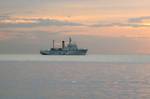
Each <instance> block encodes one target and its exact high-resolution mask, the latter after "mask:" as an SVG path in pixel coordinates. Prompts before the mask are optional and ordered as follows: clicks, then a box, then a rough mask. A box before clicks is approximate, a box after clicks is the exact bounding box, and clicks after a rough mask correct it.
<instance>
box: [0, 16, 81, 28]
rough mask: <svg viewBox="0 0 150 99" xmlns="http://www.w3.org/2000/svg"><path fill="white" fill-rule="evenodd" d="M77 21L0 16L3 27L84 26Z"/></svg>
mask: <svg viewBox="0 0 150 99" xmlns="http://www.w3.org/2000/svg"><path fill="white" fill-rule="evenodd" d="M82 25H83V24H81V23H77V22H69V21H62V20H57V19H44V18H15V17H9V16H0V27H1V28H18V27H22V28H29V27H38V26H82Z"/></svg>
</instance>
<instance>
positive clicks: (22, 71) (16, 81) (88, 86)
mask: <svg viewBox="0 0 150 99" xmlns="http://www.w3.org/2000/svg"><path fill="white" fill-rule="evenodd" d="M0 99H150V56H148V55H87V56H41V55H0Z"/></svg>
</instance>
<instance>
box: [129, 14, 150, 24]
mask: <svg viewBox="0 0 150 99" xmlns="http://www.w3.org/2000/svg"><path fill="white" fill-rule="evenodd" d="M148 19H150V16H144V17H137V18H130V19H128V22H134V23H138V22H142V21H143V20H148Z"/></svg>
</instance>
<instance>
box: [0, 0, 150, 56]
mask: <svg viewBox="0 0 150 99" xmlns="http://www.w3.org/2000/svg"><path fill="white" fill-rule="evenodd" d="M149 9H150V1H149V0H11V1H10V0H0V54H28V53H29V54H31V53H37V54H38V53H39V50H40V49H43V48H49V47H51V42H52V40H53V39H55V40H57V44H56V46H58V47H59V46H60V44H59V43H58V42H60V41H61V40H63V39H64V40H66V41H67V40H68V38H69V37H72V39H73V41H74V42H76V43H77V44H78V45H79V47H85V48H88V49H89V52H88V53H89V54H149V53H150V44H149V43H150V33H149V31H150V11H149Z"/></svg>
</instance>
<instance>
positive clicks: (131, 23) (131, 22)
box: [91, 16, 150, 27]
mask: <svg viewBox="0 0 150 99" xmlns="http://www.w3.org/2000/svg"><path fill="white" fill-rule="evenodd" d="M148 19H150V16H145V17H137V18H129V19H128V20H127V21H125V22H113V23H111V22H102V23H97V24H94V25H91V26H92V27H113V26H118V27H150V25H146V24H142V21H144V20H148Z"/></svg>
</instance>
